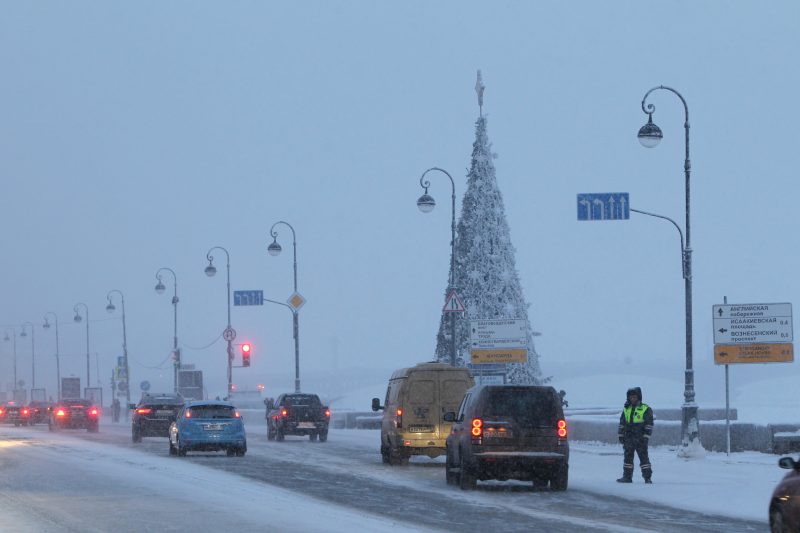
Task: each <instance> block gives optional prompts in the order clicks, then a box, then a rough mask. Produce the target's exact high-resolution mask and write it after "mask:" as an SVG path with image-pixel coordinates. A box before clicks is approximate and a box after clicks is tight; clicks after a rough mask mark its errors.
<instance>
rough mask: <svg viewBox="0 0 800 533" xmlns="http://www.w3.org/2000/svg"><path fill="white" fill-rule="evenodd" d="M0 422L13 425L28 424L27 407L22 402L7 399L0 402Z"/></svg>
mask: <svg viewBox="0 0 800 533" xmlns="http://www.w3.org/2000/svg"><path fill="white" fill-rule="evenodd" d="M0 422H6V423H8V424H14V425H15V426H27V425H28V409H27V407H25V406H24V405H23V404H22V402H18V401H16V400H9V401H7V402H3V403H2V404H0Z"/></svg>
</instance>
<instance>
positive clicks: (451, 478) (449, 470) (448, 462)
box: [444, 448, 458, 485]
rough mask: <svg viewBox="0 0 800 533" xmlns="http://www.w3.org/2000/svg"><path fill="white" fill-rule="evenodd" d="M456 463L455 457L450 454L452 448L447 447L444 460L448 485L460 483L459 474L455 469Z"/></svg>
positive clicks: (445, 477)
mask: <svg viewBox="0 0 800 533" xmlns="http://www.w3.org/2000/svg"><path fill="white" fill-rule="evenodd" d="M455 469H456V465H455V463H454V462H453V458H452V457H451V456H450V449H449V448H448V449H447V453H446V454H445V461H444V479H445V481H447V484H448V485H455V484H456V483H458V474H457V473H456V471H455Z"/></svg>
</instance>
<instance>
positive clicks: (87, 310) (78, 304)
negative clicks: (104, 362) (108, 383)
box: [72, 302, 92, 387]
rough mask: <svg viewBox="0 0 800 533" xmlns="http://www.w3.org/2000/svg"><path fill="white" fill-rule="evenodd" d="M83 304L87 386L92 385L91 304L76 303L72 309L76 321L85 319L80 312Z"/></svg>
mask: <svg viewBox="0 0 800 533" xmlns="http://www.w3.org/2000/svg"><path fill="white" fill-rule="evenodd" d="M81 305H82V306H83V308H84V309H85V310H86V386H87V387H91V386H92V385H91V381H89V368H90V367H89V306H88V305H86V304H85V303H83V302H79V303H77V304H75V306H74V307H73V308H72V310H73V311H75V318H74V319H73V320H74V321H75V322H80V321H81V320H83V317H81V315H80V314H79V313H78V307H80V306H81Z"/></svg>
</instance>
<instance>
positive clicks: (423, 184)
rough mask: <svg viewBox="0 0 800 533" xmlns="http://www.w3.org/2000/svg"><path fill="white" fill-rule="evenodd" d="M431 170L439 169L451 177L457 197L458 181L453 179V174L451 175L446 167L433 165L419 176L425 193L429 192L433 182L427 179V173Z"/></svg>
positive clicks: (454, 193)
mask: <svg viewBox="0 0 800 533" xmlns="http://www.w3.org/2000/svg"><path fill="white" fill-rule="evenodd" d="M431 170H438V171H439V172H442V173H444V174H445V176H447V177H448V178H450V185H452V186H453V197H455V195H456V182H455V181H454V180H453V176H451V175H450V173H449V172H447V171H446V170H445V169H443V168H439V167H431V168H429V169H428V170H426V171H425V172H423V173H422V176H420V177H419V184H420V186H421V187H422V188H423V189H425V193H426V194H427V192H428V187H430V186H431V182H430V181H428V180H426V179H425V174H427V173H428V172H430V171H431Z"/></svg>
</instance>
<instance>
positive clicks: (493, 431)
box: [483, 428, 511, 439]
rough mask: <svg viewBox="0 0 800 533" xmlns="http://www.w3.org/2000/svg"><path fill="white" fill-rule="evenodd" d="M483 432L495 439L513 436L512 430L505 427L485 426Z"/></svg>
mask: <svg viewBox="0 0 800 533" xmlns="http://www.w3.org/2000/svg"><path fill="white" fill-rule="evenodd" d="M483 434H484V435H485V436H486V437H492V438H494V439H507V438H510V437H511V432H510V431H508V430H507V429H505V428H484V430H483Z"/></svg>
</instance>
